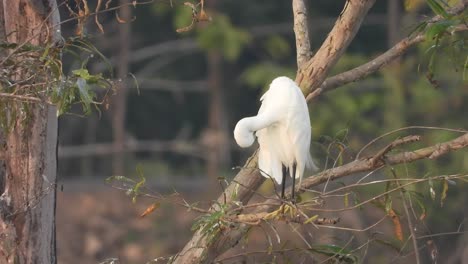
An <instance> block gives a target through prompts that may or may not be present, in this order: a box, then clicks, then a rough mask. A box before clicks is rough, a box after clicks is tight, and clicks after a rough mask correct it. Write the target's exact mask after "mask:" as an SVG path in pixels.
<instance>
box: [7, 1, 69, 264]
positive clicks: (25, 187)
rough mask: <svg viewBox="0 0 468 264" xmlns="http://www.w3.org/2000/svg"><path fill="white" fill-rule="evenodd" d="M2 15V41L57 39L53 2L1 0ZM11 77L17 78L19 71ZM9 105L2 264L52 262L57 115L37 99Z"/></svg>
mask: <svg viewBox="0 0 468 264" xmlns="http://www.w3.org/2000/svg"><path fill="white" fill-rule="evenodd" d="M0 11H1V13H0V34H1V35H0V41H6V42H10V43H18V44H21V43H30V44H33V45H48V44H51V43H54V42H55V41H58V40H59V39H60V30H59V29H60V28H59V22H60V17H59V13H58V9H57V3H56V1H55V0H30V1H25V0H2V1H0ZM5 56H8V54H0V57H1V58H5ZM19 63H21V62H19ZM20 65H21V64H20ZM15 76H16V77H15V78H16V79H17V80H20V79H21V77H22V73H21V68H19V71H18V73H17V74H16V75H15ZM12 81H13V82H14V81H15V80H12ZM19 89H21V87H19ZM10 105H11V107H10V108H9V109H4V110H2V114H5V115H9V113H11V111H14V110H15V109H16V110H17V111H16V112H17V116H16V120H15V122H14V128H13V129H12V130H11V131H9V132H8V131H2V132H1V134H0V143H1V144H2V145H0V152H2V151H3V152H4V155H3V157H0V158H1V159H3V160H2V164H0V165H2V166H0V183H1V182H3V183H2V184H0V263H56V252H55V197H56V194H55V190H56V188H55V183H56V171H57V160H56V145H57V115H56V113H57V111H56V108H55V107H54V106H51V105H48V104H46V103H43V102H41V101H40V100H39V102H38V101H35V102H20V101H12V102H11V104H10ZM24 106H27V107H26V109H28V110H27V111H23V110H24V109H25V107H24Z"/></svg>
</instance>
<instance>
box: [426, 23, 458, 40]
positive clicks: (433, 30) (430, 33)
mask: <svg viewBox="0 0 468 264" xmlns="http://www.w3.org/2000/svg"><path fill="white" fill-rule="evenodd" d="M453 25H454V21H452V20H443V21H439V22H436V23H434V24H432V25H430V26H429V27H428V29H427V31H426V38H428V39H434V38H436V37H437V38H438V37H440V36H441V35H442V33H445V32H447V29H448V28H450V27H451V26H453Z"/></svg>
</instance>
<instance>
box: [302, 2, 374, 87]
mask: <svg viewBox="0 0 468 264" xmlns="http://www.w3.org/2000/svg"><path fill="white" fill-rule="evenodd" d="M374 3H375V0H360V1H346V4H345V7H344V10H343V12H342V14H341V15H340V16H339V17H338V19H337V21H336V23H335V26H334V27H333V29H332V30H331V31H330V33H329V34H328V37H327V38H326V39H325V41H324V42H323V44H322V46H321V47H320V49H319V50H318V51H317V53H316V54H315V56H314V57H313V58H312V59H310V60H309V61H308V62H307V63H306V64H304V65H303V66H304V67H301V68H299V69H298V74H297V76H296V82H297V83H298V84H299V86H300V87H301V89H302V91H303V92H304V94H309V93H310V92H312V91H313V90H314V89H316V88H318V87H319V86H320V85H321V84H322V82H323V81H324V80H325V78H326V76H327V74H328V72H329V71H330V69H331V68H332V67H333V66H335V64H336V63H337V62H338V59H339V58H340V57H341V55H343V53H344V52H345V50H346V48H347V47H348V46H349V44H350V43H351V40H352V39H353V38H354V36H355V35H356V33H357V31H358V30H359V28H360V26H361V23H362V21H363V20H364V18H365V16H366V14H367V12H368V11H369V9H370V8H371V7H372V6H373V5H374Z"/></svg>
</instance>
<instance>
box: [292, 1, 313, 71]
mask: <svg viewBox="0 0 468 264" xmlns="http://www.w3.org/2000/svg"><path fill="white" fill-rule="evenodd" d="M292 6H293V14H294V34H295V36H296V53H297V68H298V69H300V68H302V66H303V64H304V63H306V62H307V61H309V60H310V58H311V57H312V50H311V49H310V40H309V27H308V25H307V8H306V5H305V3H304V0H293V1H292Z"/></svg>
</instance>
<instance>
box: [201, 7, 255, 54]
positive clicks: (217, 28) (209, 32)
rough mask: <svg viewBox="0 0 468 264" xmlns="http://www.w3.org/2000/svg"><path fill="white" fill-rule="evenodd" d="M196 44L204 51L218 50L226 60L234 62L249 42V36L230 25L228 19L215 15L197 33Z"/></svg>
mask: <svg viewBox="0 0 468 264" xmlns="http://www.w3.org/2000/svg"><path fill="white" fill-rule="evenodd" d="M198 32H199V34H198V36H197V42H198V44H199V45H200V47H202V48H204V49H206V50H218V51H221V52H222V53H223V55H224V56H225V57H226V59H227V60H230V61H234V60H235V59H237V58H238V57H239V55H240V52H241V51H242V49H243V47H244V46H245V45H246V44H247V43H248V42H249V41H250V39H251V37H250V34H249V33H248V32H247V31H245V30H243V29H240V28H237V27H235V26H234V25H232V23H231V21H230V20H229V17H227V16H224V15H217V16H216V18H215V19H213V21H212V22H211V23H210V24H208V26H207V27H205V28H203V29H201V30H199V31H198Z"/></svg>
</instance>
